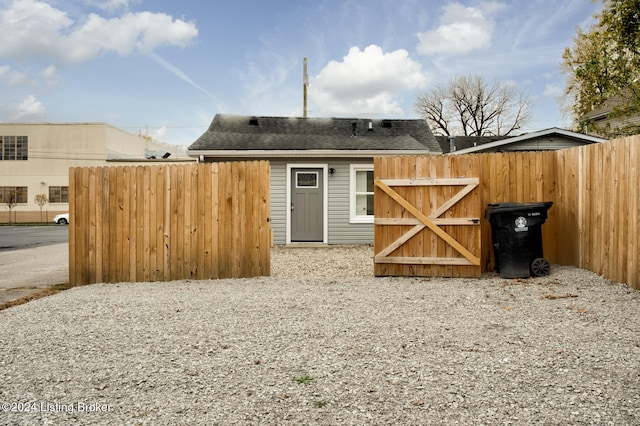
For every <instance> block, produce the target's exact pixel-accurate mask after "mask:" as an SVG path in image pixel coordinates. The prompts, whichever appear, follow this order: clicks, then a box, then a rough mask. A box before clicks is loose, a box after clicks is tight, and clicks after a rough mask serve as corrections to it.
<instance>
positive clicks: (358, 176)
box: [349, 164, 373, 223]
mask: <svg viewBox="0 0 640 426" xmlns="http://www.w3.org/2000/svg"><path fill="white" fill-rule="evenodd" d="M349 197H350V200H349V204H350V207H349V211H350V213H349V217H350V222H351V223H373V165H372V164H352V165H351V171H350V189H349Z"/></svg>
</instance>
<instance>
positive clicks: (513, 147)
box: [498, 136, 585, 151]
mask: <svg viewBox="0 0 640 426" xmlns="http://www.w3.org/2000/svg"><path fill="white" fill-rule="evenodd" d="M584 144H585V142H584V141H577V140H575V139H571V138H564V137H562V136H554V137H551V138H540V139H534V140H528V141H522V142H516V143H513V144H507V145H504V146H501V147H500V148H498V150H500V151H542V150H545V151H555V150H559V149H566V148H573V147H576V146H583V145H584Z"/></svg>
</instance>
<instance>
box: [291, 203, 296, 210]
mask: <svg viewBox="0 0 640 426" xmlns="http://www.w3.org/2000/svg"><path fill="white" fill-rule="evenodd" d="M294 210H295V207H294V205H293V203H291V211H294Z"/></svg>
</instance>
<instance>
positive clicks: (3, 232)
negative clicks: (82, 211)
mask: <svg viewBox="0 0 640 426" xmlns="http://www.w3.org/2000/svg"><path fill="white" fill-rule="evenodd" d="M68 242H69V227H68V226H65V225H59V226H0V251H6V250H22V249H26V248H33V247H41V246H47V245H51V244H61V243H68Z"/></svg>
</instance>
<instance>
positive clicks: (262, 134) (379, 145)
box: [189, 114, 442, 153]
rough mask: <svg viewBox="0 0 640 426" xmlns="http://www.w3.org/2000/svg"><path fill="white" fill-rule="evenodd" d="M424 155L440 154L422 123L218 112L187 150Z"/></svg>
mask: <svg viewBox="0 0 640 426" xmlns="http://www.w3.org/2000/svg"><path fill="white" fill-rule="evenodd" d="M224 150H228V151H294V150H309V151H318V150H327V151H338V152H339V151H345V150H346V151H359V150H362V151H378V150H388V151H403V150H407V151H424V152H425V153H441V152H442V150H441V149H440V146H439V145H438V142H437V141H436V139H435V137H434V136H433V134H432V133H431V129H430V128H429V125H428V124H427V122H426V121H424V120H392V119H390V120H380V119H377V120H374V119H366V118H299V117H255V116H236V115H222V114H217V115H216V116H215V117H214V119H213V121H212V122H211V125H210V126H209V129H208V130H207V131H206V132H205V133H204V134H203V135H202V136H200V137H199V138H198V139H197V140H196V141H195V142H194V143H193V144H192V145H191V146H190V147H189V151H191V152H196V151H198V152H203V151H218V152H219V151H224Z"/></svg>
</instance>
